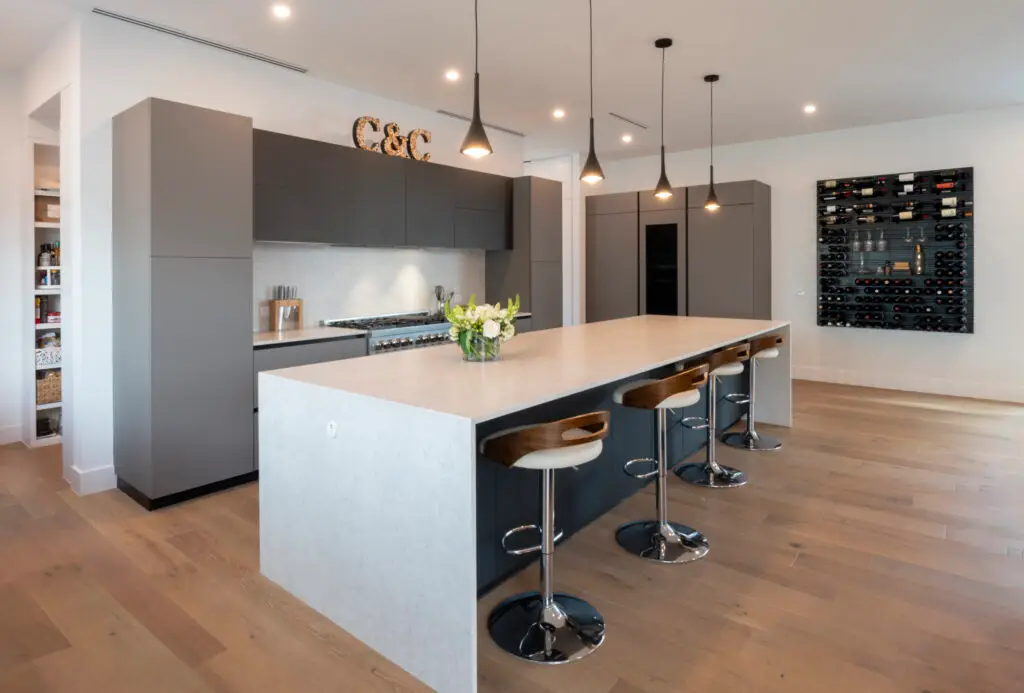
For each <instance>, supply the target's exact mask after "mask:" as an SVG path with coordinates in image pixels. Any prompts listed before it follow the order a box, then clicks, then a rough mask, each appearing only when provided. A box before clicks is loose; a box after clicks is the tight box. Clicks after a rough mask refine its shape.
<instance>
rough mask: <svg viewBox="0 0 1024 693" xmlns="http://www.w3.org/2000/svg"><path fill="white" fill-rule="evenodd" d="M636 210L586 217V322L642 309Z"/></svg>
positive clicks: (629, 315)
mask: <svg viewBox="0 0 1024 693" xmlns="http://www.w3.org/2000/svg"><path fill="white" fill-rule="evenodd" d="M638 238H639V236H638V228H637V214H636V212H629V213H624V214H597V215H589V216H588V217H587V247H586V253H587V269H586V285H587V298H586V301H587V322H598V321H600V320H613V319H615V318H627V317H631V316H633V315H637V314H638V312H639V291H638V283H639V261H640V259H639V242H638Z"/></svg>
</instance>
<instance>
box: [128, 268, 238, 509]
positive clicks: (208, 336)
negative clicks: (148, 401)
mask: <svg viewBox="0 0 1024 693" xmlns="http://www.w3.org/2000/svg"><path fill="white" fill-rule="evenodd" d="M151 263H152V306H153V309H152V315H153V316H154V318H153V321H152V325H153V326H152V366H151V368H152V411H153V414H152V417H153V418H152V429H153V432H152V435H153V438H152V440H153V488H152V495H151V496H150V497H151V498H159V497H161V496H166V495H169V494H172V493H177V492H180V491H185V490H189V489H194V488H197V487H199V486H204V485H206V484H211V483H214V482H217V481H223V480H225V479H231V478H233V477H236V476H240V475H242V474H246V473H248V472H250V471H252V469H253V430H252V427H253V419H252V409H253V384H252V261H251V260H248V259H220V258H153V259H152V261H151ZM120 317H121V318H122V319H131V316H120Z"/></svg>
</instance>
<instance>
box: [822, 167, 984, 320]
mask: <svg viewBox="0 0 1024 693" xmlns="http://www.w3.org/2000/svg"><path fill="white" fill-rule="evenodd" d="M817 200H818V202H817V218H818V324H819V325H821V326H825V327H862V328H875V329H883V330H916V331H925V332H959V333H965V334H967V333H973V332H974V169H973V168H957V169H946V170H939V171H922V172H916V173H895V174H887V175H881V176H867V177H860V178H844V179H836V180H820V181H818V196H817Z"/></svg>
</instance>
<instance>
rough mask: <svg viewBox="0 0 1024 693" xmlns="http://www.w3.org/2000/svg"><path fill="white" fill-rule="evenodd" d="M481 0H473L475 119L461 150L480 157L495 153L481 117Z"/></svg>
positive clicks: (477, 157) (470, 125)
mask: <svg viewBox="0 0 1024 693" xmlns="http://www.w3.org/2000/svg"><path fill="white" fill-rule="evenodd" d="M479 10H480V8H479V0H473V120H472V121H470V123H469V132H467V133H466V137H465V138H464V139H463V140H462V147H460V148H459V151H460V152H462V153H463V154H465V155H466V156H470V157H473V158H474V159H479V158H481V157H485V156H488V155H489V154H493V153H494V150H493V149H491V141H490V140H489V139H487V131H486V130H484V123H483V121H482V120H481V119H480V12H479Z"/></svg>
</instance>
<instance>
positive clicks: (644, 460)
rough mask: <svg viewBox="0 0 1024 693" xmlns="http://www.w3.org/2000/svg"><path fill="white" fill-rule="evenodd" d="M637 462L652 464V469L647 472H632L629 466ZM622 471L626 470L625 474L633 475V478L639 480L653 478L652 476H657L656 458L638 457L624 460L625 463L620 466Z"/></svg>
mask: <svg viewBox="0 0 1024 693" xmlns="http://www.w3.org/2000/svg"><path fill="white" fill-rule="evenodd" d="M638 464H653V465H654V469H652V470H651V471H649V472H634V471H633V470H632V469H631V467H633V466H635V465H638ZM622 471H624V472H626V474H627V475H629V476H631V477H633V478H634V479H640V480H641V481H642V480H644V479H653V478H654V477H656V476H658V460H656V459H654V458H653V457H638V458H636V459H635V460H630V461H629V462H626V464H624V465H623V466H622Z"/></svg>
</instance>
